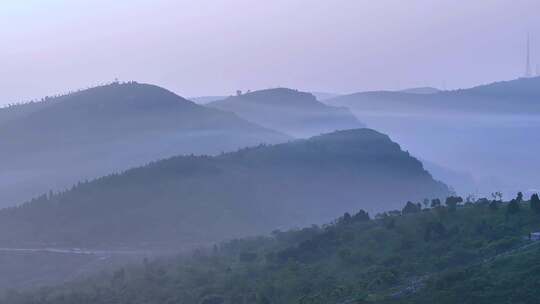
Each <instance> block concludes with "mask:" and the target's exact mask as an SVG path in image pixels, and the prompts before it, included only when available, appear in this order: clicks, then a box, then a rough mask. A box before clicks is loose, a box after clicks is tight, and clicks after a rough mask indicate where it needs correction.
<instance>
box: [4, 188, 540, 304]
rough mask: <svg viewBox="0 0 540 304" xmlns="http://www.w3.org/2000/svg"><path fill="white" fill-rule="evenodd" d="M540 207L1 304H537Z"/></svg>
mask: <svg viewBox="0 0 540 304" xmlns="http://www.w3.org/2000/svg"><path fill="white" fill-rule="evenodd" d="M539 229H540V200H539V199H538V196H537V195H534V196H533V197H532V198H531V201H523V200H522V196H521V195H518V198H517V199H515V200H512V201H511V202H507V203H503V202H500V201H488V200H486V199H480V200H471V199H469V200H467V201H466V202H463V200H462V199H461V198H459V197H449V198H447V199H446V201H443V203H441V202H440V201H438V200H432V201H431V202H426V204H424V205H422V204H420V203H418V204H415V203H411V202H408V203H407V204H406V205H405V206H404V207H403V208H402V209H401V210H396V211H392V212H388V213H384V214H379V215H377V216H375V217H374V218H370V216H369V214H367V213H366V212H364V211H359V212H357V213H352V214H349V213H346V214H344V215H343V216H342V217H340V218H339V219H337V220H336V221H334V222H333V223H332V224H329V225H324V226H312V227H309V228H304V229H297V230H291V231H288V232H282V231H274V232H273V234H272V236H269V237H257V238H248V239H238V240H234V241H230V242H226V243H222V244H221V245H219V246H218V245H216V246H214V247H213V248H209V249H200V250H197V251H195V252H194V253H193V254H191V255H183V256H179V257H177V258H174V259H161V260H155V261H148V260H145V262H144V263H143V264H142V265H140V266H138V267H127V268H123V269H119V270H117V271H115V272H112V273H110V274H104V275H102V276H97V277H95V278H93V279H89V280H81V281H78V282H73V283H70V284H66V285H65V286H62V287H56V288H47V289H42V290H40V291H36V292H33V293H26V294H11V295H9V296H8V297H7V298H5V300H4V302H3V303H9V304H33V303H41V304H48V303H51V304H52V303H54V304H62V303H95V304H100V303H126V304H127V303H130V304H138V303H141V304H142V303H188V304H189V303H194V304H195V303H203V304H225V303H227V304H243V303H246V304H247V303H264V304H266V303H299V304H300V303H320V304H323V303H324V304H328V303H330V304H332V303H335V304H338V303H387V304H394V303H395V304H398V303H399V304H412V303H415V304H417V303H448V304H450V303H470V304H473V303H475V304H476V303H486V304H487V303H489V304H505V303H536V300H537V299H538V296H540V294H539V291H538V288H536V287H537V286H538V285H537V284H538V282H539V280H540V272H539V271H538V267H540V263H539V259H538V258H539V256H540V246H539V244H540V242H534V241H530V240H528V235H529V233H530V232H531V231H537V230H539Z"/></svg>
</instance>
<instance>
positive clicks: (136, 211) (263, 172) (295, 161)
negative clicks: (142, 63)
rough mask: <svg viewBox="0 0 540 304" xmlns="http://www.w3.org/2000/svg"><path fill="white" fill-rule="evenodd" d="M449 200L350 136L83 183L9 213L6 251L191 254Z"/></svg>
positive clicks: (398, 158)
mask: <svg viewBox="0 0 540 304" xmlns="http://www.w3.org/2000/svg"><path fill="white" fill-rule="evenodd" d="M448 193H449V190H448V188H447V186H446V185H444V184H442V183H440V182H437V181H435V180H433V178H432V177H431V175H430V174H429V173H428V172H427V171H425V170H424V169H423V167H422V164H421V163H420V162H419V161H418V160H416V159H415V158H413V157H411V156H410V155H409V154H408V153H407V152H404V151H402V150H401V149H400V147H399V145H398V144H396V143H394V142H392V141H391V140H390V138H389V137H388V136H386V135H383V134H381V133H378V132H376V131H373V130H370V129H357V130H348V131H340V132H335V133H331V134H326V135H321V136H317V137H313V138H311V139H307V140H297V141H293V142H289V143H285V144H278V145H270V146H259V147H254V148H246V149H242V150H239V151H237V152H233V153H226V154H222V155H220V156H216V157H211V156H178V157H173V158H170V159H167V160H163V161H158V162H154V163H151V164H149V165H147V166H145V167H141V168H137V169H132V170H128V171H126V172H124V173H121V174H113V175H110V176H107V177H103V178H99V179H97V180H94V181H91V182H83V183H79V184H78V185H76V186H74V187H73V188H72V189H71V190H69V191H65V192H61V193H56V194H53V193H51V194H48V195H43V196H40V197H38V198H36V199H34V200H32V201H31V202H28V203H26V204H24V205H22V206H20V207H17V208H9V209H4V210H1V211H0V246H5V247H9V246H24V247H26V246H31V247H36V246H38V247H40V246H48V245H49V244H55V246H66V247H94V248H102V247H104V248H111V247H122V246H127V247H158V248H162V247H166V248H179V247H180V248H181V247H185V246H188V245H192V244H197V243H200V242H208V241H216V240H222V239H223V238H229V237H235V236H246V235H255V234H259V233H267V232H269V231H271V230H272V229H276V228H280V227H281V228H290V227H294V226H305V225H311V224H313V223H322V222H326V221H328V220H330V219H332V218H334V217H336V216H338V215H339V214H342V213H344V212H346V211H349V210H355V209H359V208H364V209H366V210H370V211H380V210H388V209H391V208H395V207H396V202H399V201H400V200H402V199H406V200H420V199H423V198H426V197H428V198H429V197H443V196H446V195H448ZM398 204H399V203H398Z"/></svg>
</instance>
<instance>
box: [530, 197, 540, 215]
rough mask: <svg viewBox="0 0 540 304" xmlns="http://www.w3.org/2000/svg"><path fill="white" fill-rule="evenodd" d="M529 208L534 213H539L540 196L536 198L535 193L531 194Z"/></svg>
mask: <svg viewBox="0 0 540 304" xmlns="http://www.w3.org/2000/svg"><path fill="white" fill-rule="evenodd" d="M531 209H532V210H533V211H534V212H536V213H540V198H538V194H537V193H535V194H533V195H531Z"/></svg>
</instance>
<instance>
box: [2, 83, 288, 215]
mask: <svg viewBox="0 0 540 304" xmlns="http://www.w3.org/2000/svg"><path fill="white" fill-rule="evenodd" d="M0 138H2V149H0V206H7V205H13V204H16V203H21V202H22V201H23V200H25V199H30V198H31V197H33V196H36V195H38V194H41V193H43V192H46V191H48V190H49V189H55V190H60V189H64V188H65V187H67V186H70V185H71V184H73V183H75V182H77V181H79V180H84V179H90V178H95V177H98V176H102V175H105V174H109V173H111V172H118V171H121V170H125V169H128V168H130V167H133V166H139V165H143V164H145V163H148V162H150V161H153V160H156V159H159V158H166V157H171V156H173V155H178V154H187V153H197V154H207V153H214V154H216V153H220V152H222V151H230V150H234V149H238V148H239V147H243V146H246V145H256V144H260V143H277V142H283V141H286V140H288V138H289V137H288V136H286V135H284V134H280V133H278V132H275V131H271V130H268V129H265V128H263V127H260V126H257V125H255V124H253V123H249V122H247V121H245V120H243V119H241V118H239V117H237V116H236V115H234V114H231V113H226V112H223V111H219V110H216V109H210V108H206V107H203V106H199V105H196V104H195V103H193V102H191V101H188V100H186V99H184V98H182V97H180V96H177V95H175V94H173V93H172V92H169V91H167V90H165V89H162V88H160V87H157V86H152V85H147V84H138V83H126V84H119V83H114V84H111V85H107V86H101V87H96V88H92V89H88V90H84V91H79V92H76V93H72V94H68V95H65V96H61V97H56V98H46V99H45V100H44V101H42V102H35V103H29V104H23V105H19V106H12V107H8V108H3V109H0Z"/></svg>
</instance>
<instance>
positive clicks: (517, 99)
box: [327, 77, 540, 114]
mask: <svg viewBox="0 0 540 304" xmlns="http://www.w3.org/2000/svg"><path fill="white" fill-rule="evenodd" d="M539 100H540V77H536V78H520V79H516V80H511V81H502V82H496V83H492V84H488V85H482V86H477V87H474V88H470V89H460V90H454V91H440V92H438V93H431V94H417V93H412V92H410V91H405V92H390V91H374V92H362V93H355V94H351V95H345V96H339V97H336V98H334V99H331V100H328V101H327V102H328V103H329V104H335V105H341V106H347V107H350V108H351V109H354V110H355V111H360V112H361V111H382V112H387V113H402V114H411V113H412V114H414V113H416V114H418V113H420V114H428V113H441V114H444V113H446V114H452V113H467V114H531V113H534V114H539V113H540V102H539Z"/></svg>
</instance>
